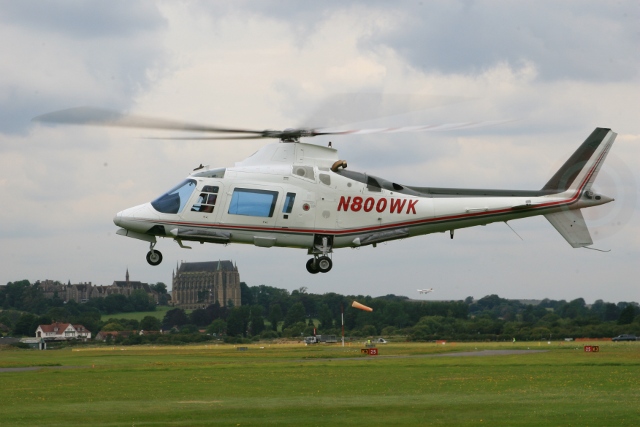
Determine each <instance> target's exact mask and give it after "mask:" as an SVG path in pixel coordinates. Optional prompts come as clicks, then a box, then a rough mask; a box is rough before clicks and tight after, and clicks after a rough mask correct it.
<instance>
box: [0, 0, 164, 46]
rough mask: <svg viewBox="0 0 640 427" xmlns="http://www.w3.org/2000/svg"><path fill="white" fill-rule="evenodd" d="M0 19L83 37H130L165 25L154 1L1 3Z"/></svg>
mask: <svg viewBox="0 0 640 427" xmlns="http://www.w3.org/2000/svg"><path fill="white" fill-rule="evenodd" d="M0 21H3V22H4V23H5V24H9V25H19V26H25V27H30V28H32V29H33V30H35V31H37V32H54V33H60V34H65V35H67V36H70V37H84V38H96V37H105V36H108V37H114V36H117V37H129V36H132V35H134V34H135V33H139V32H141V31H149V30H157V29H159V28H160V27H162V26H163V25H164V18H163V17H162V16H161V14H160V12H159V11H158V8H157V5H156V3H155V2H150V1H142V2H131V1H125V0H116V1H109V2H87V1H82V0H75V1H62V2H59V1H37V2H35V1H33V2H32V1H19V2H3V4H2V13H1V14H0Z"/></svg>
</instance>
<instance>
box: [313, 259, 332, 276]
mask: <svg viewBox="0 0 640 427" xmlns="http://www.w3.org/2000/svg"><path fill="white" fill-rule="evenodd" d="M316 266H317V268H318V270H319V271H320V273H328V272H329V270H331V267H333V261H331V258H329V257H328V256H321V257H319V258H318V261H317V262H316Z"/></svg>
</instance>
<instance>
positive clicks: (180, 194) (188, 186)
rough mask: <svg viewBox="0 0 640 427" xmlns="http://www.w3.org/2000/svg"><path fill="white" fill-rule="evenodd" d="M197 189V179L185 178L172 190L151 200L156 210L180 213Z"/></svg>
mask: <svg viewBox="0 0 640 427" xmlns="http://www.w3.org/2000/svg"><path fill="white" fill-rule="evenodd" d="M195 189H196V180H195V179H185V180H184V181H182V182H181V183H180V184H178V185H176V186H175V187H173V188H172V189H171V190H169V191H167V192H166V193H164V194H163V195H162V196H160V197H158V198H157V199H155V200H154V201H153V202H151V206H153V208H154V209H155V210H157V211H158V212H161V213H166V214H178V213H180V212H182V209H184V206H185V205H186V204H187V201H188V200H189V197H191V193H193V190H195Z"/></svg>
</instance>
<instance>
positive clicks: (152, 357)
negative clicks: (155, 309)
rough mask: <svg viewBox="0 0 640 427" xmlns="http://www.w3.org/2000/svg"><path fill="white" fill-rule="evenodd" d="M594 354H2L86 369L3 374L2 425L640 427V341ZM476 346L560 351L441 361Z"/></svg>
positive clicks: (1, 357) (429, 350) (563, 346)
mask: <svg viewBox="0 0 640 427" xmlns="http://www.w3.org/2000/svg"><path fill="white" fill-rule="evenodd" d="M582 345H583V343H580V344H578V343H553V344H551V345H547V344H546V343H543V344H539V343H517V344H515V345H514V344H511V343H508V344H484V343H483V344H479V343H478V344H476V343H472V344H457V345H450V344H447V345H445V346H442V345H439V346H438V345H436V344H414V343H398V344H388V345H386V346H380V347H379V348H380V351H381V356H378V357H369V356H363V355H361V353H360V350H359V347H356V346H352V347H345V348H342V347H340V346H324V345H320V346H309V347H307V346H304V345H301V344H291V345H282V344H281V345H277V344H271V345H269V344H265V343H260V344H257V345H249V346H248V347H249V349H248V351H246V352H244V351H243V352H240V351H237V350H236V348H235V347H234V346H231V345H215V344H210V345H206V346H205V345H199V346H185V347H153V346H144V347H118V346H115V347H108V348H107V347H96V348H76V349H71V350H70V349H65V350H56V351H40V352H39V351H34V350H4V351H0V367H10V366H13V367H16V366H37V365H39V364H45V363H46V364H54V363H57V364H60V365H62V366H76V367H77V366H80V367H81V368H77V369H56V368H46V369H41V370H39V371H26V372H0V384H2V387H0V402H2V403H1V405H2V409H1V412H2V425H3V426H11V425H30V426H31V425H48V426H56V425H59V426H74V425H92V426H111V425H113V426H116V425H136V426H140V425H146V426H156V425H174V426H193V425H212V424H216V425H218V424H219V425H233V426H237V425H242V426H245V425H296V426H301V425H304V426H312V425H337V424H340V425H369V426H370V425H376V426H377V425H390V426H396V425H411V426H413V425H434V426H444V425H449V426H471V425H473V426H478V425H488V426H540V425H553V426H558V425H563V426H570V425H575V426H596V425H597V426H600V425H606V426H637V425H639V424H640V422H639V421H640V343H618V344H616V343H600V352H599V353H585V352H583V351H582ZM260 347H264V348H260ZM476 348H477V349H478V350H485V349H527V348H531V349H543V350H549V351H547V352H543V353H535V354H520V355H506V356H487V357H467V356H462V357H431V356H435V355H437V354H441V353H445V352H451V351H453V352H461V351H475V350H476ZM425 356H426V357H425Z"/></svg>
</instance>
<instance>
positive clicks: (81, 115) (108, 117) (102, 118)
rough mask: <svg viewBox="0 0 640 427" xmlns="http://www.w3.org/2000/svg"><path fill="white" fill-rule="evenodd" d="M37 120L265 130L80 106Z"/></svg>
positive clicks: (205, 129)
mask: <svg viewBox="0 0 640 427" xmlns="http://www.w3.org/2000/svg"><path fill="white" fill-rule="evenodd" d="M33 120H34V121H37V122H44V123H58V124H67V125H89V126H107V127H121V128H138V129H162V130H178V131H194V132H216V133H244V134H252V135H259V137H261V136H262V135H263V134H264V131H260V130H251V129H237V128H223V127H216V126H208V125H201V124H196V123H188V122H180V121H176V120H165V119H157V118H153V117H145V116H136V115H127V114H122V113H119V112H117V111H112V110H106V109H102V108H95V107H78V108H69V109H67V110H60V111H54V112H52V113H48V114H43V115H41V116H38V117H35V118H34V119H33Z"/></svg>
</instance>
